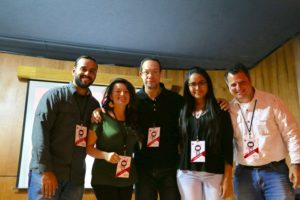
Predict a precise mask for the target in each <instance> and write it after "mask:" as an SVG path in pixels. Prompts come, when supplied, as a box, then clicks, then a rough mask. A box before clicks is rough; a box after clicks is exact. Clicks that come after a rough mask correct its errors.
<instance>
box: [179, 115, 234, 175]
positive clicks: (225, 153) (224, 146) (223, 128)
mask: <svg viewBox="0 0 300 200" xmlns="http://www.w3.org/2000/svg"><path fill="white" fill-rule="evenodd" d="M204 115H205V113H204V114H203V115H201V117H200V118H199V119H196V118H195V117H194V116H192V115H191V116H190V117H189V118H188V127H187V137H183V138H185V139H183V141H182V143H183V150H182V155H181V158H180V165H179V169H181V170H192V171H205V172H210V173H217V174H223V173H224V165H225V163H227V164H230V165H232V162H233V141H232V139H233V129H232V124H231V120H230V115H229V113H228V112H225V111H220V112H219V113H218V115H217V117H216V119H215V122H214V123H215V126H219V127H218V128H217V130H219V131H220V132H219V134H217V135H220V136H221V137H219V143H220V145H221V147H220V148H219V151H217V148H216V147H215V146H212V145H209V142H208V141H205V138H207V137H205V133H204V132H203V123H204V122H203V119H204ZM197 135H198V138H199V140H204V141H205V151H206V155H205V162H204V163H202V162H196V163H192V162H191V161H190V160H191V141H192V140H196V139H197Z"/></svg>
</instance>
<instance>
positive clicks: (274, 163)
mask: <svg viewBox="0 0 300 200" xmlns="http://www.w3.org/2000/svg"><path fill="white" fill-rule="evenodd" d="M283 163H285V159H282V160H280V161H274V162H270V163H268V164H265V165H260V166H249V165H241V164H238V166H239V167H242V168H245V169H262V168H268V167H271V166H272V165H273V166H274V165H275V166H276V165H280V164H283Z"/></svg>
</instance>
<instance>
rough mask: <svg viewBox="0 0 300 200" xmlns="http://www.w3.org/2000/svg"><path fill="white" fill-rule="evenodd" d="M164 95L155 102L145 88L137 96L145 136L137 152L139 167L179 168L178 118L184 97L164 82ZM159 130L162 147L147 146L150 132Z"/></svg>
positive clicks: (140, 123)
mask: <svg viewBox="0 0 300 200" xmlns="http://www.w3.org/2000/svg"><path fill="white" fill-rule="evenodd" d="M160 86H161V89H162V91H161V93H160V94H159V95H158V96H157V97H156V98H155V100H152V99H150V98H149V97H148V95H147V94H146V93H145V90H144V88H143V89H141V90H140V91H139V92H138V93H137V95H138V99H139V103H138V116H139V117H138V118H139V125H140V127H141V130H142V134H143V136H144V140H143V145H142V149H141V150H136V153H135V159H136V164H137V166H142V167H146V168H169V167H171V168H175V167H177V166H178V159H179V155H178V144H179V128H178V119H179V114H180V109H181V107H182V105H183V98H182V97H181V96H180V95H179V94H177V93H175V92H172V91H170V90H167V89H166V88H165V87H164V85H163V84H162V83H161V85H160ZM154 126H156V127H160V145H159V147H147V144H146V142H147V135H148V129H149V128H151V127H154Z"/></svg>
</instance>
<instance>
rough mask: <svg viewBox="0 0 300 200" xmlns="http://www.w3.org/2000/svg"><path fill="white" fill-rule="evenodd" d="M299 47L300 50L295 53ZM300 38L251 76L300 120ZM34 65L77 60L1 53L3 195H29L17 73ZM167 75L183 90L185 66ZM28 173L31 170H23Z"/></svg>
mask: <svg viewBox="0 0 300 200" xmlns="http://www.w3.org/2000/svg"><path fill="white" fill-rule="evenodd" d="M295 49H298V54H297V53H295ZM299 49H300V40H299V38H297V39H294V40H292V41H290V42H288V43H287V44H285V45H284V46H283V47H281V48H280V49H278V50H277V51H275V52H274V53H273V54H271V55H270V56H268V57H267V58H266V59H264V60H263V61H262V62H260V63H259V64H258V65H257V66H256V67H255V68H254V69H252V70H251V77H252V81H253V83H254V85H255V86H256V87H257V88H258V89H262V90H266V91H269V92H272V93H274V94H275V95H278V96H279V97H280V98H282V99H283V101H284V102H285V103H286V104H287V105H288V106H289V108H290V109H291V111H292V112H293V114H294V115H295V116H296V118H297V120H298V123H299V122H300V108H299V102H298V93H297V84H296V82H297V81H296V70H295V68H296V67H300V66H299V65H300V55H299V52H300V51H299ZM21 65H23V66H31V67H42V68H53V69H61V70H70V73H71V70H72V67H73V62H70V61H58V60H51V59H45V58H34V57H28V56H20V55H12V54H6V53H0V71H1V73H0V84H1V87H2V90H1V95H0V130H1V131H0V137H1V145H0V158H1V165H0V185H1V187H0V199H14V200H18V199H27V195H26V191H18V190H16V189H14V188H15V185H16V178H17V171H18V161H19V151H20V144H21V137H22V126H23V116H24V109H25V100H26V89H27V81H26V80H19V79H18V77H17V68H18V66H21ZM99 72H100V73H101V72H105V73H114V74H121V75H128V76H136V78H139V77H138V69H137V68H127V67H120V66H119V67H115V66H107V65H100V67H99ZM163 73H164V74H163V78H165V79H167V80H172V84H173V85H174V86H176V87H175V89H177V90H178V91H179V92H180V93H182V85H183V81H184V74H185V71H184V70H164V72H163ZM209 74H210V76H211V78H212V81H213V83H214V90H215V94H216V97H223V98H226V99H231V95H230V94H229V92H228V90H227V86H226V84H225V82H224V78H223V74H224V71H222V70H221V71H217V70H213V71H209ZM22 173H28V172H22ZM84 199H95V197H94V196H93V194H92V192H91V191H87V192H86V194H85V196H84Z"/></svg>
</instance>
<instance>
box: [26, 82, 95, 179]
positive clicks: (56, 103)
mask: <svg viewBox="0 0 300 200" xmlns="http://www.w3.org/2000/svg"><path fill="white" fill-rule="evenodd" d="M97 107H99V103H98V101H97V100H96V99H95V98H94V97H93V96H92V95H91V92H89V94H88V95H86V96H81V97H80V95H78V93H77V91H76V88H75V87H74V85H73V84H72V83H70V84H68V85H65V86H62V87H57V88H54V89H51V90H49V91H48V92H46V93H45V94H44V95H43V96H42V98H41V100H40V102H39V104H38V107H37V109H36V112H35V116H34V124H33V128H32V130H33V131H32V158H31V162H30V169H31V170H34V171H36V172H38V173H42V172H44V171H53V172H54V173H55V175H56V177H57V179H58V180H59V181H70V182H72V183H74V184H80V185H83V184H84V176H85V157H86V150H85V147H78V146H76V145H75V130H76V124H79V125H80V124H83V125H84V126H86V127H89V125H90V118H91V114H92V112H93V110H94V109H96V108H97Z"/></svg>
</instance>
